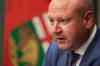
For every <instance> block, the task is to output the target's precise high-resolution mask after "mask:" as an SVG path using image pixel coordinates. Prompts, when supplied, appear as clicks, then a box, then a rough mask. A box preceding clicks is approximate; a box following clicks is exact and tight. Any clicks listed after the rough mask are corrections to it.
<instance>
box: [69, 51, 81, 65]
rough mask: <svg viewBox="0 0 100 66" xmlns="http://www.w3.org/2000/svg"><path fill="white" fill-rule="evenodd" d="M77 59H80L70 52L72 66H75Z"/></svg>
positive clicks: (77, 55) (76, 54)
mask: <svg viewBox="0 0 100 66" xmlns="http://www.w3.org/2000/svg"><path fill="white" fill-rule="evenodd" d="M79 58H80V55H79V54H78V53H75V52H72V60H71V64H72V66H74V65H75V64H76V62H77V61H78V59H79Z"/></svg>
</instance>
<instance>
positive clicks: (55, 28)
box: [54, 24, 62, 34]
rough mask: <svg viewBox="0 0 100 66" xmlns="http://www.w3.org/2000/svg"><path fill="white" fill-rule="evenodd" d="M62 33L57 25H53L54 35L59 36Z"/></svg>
mask: <svg viewBox="0 0 100 66" xmlns="http://www.w3.org/2000/svg"><path fill="white" fill-rule="evenodd" d="M61 32H62V29H61V26H60V25H59V24H55V26H54V33H56V34H59V33H61Z"/></svg>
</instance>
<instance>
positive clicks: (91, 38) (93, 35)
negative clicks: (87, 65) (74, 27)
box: [75, 25, 97, 66]
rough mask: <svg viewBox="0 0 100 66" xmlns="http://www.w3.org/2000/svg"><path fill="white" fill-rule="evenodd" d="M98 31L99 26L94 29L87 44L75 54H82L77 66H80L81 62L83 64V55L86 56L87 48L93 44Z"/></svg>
mask: <svg viewBox="0 0 100 66" xmlns="http://www.w3.org/2000/svg"><path fill="white" fill-rule="evenodd" d="M96 30H97V26H96V25H95V26H94V27H93V30H92V33H91V35H90V37H89V39H88V40H87V41H86V42H85V44H83V46H82V47H80V48H79V49H78V50H76V51H75V53H78V54H80V58H79V59H78V61H77V62H76V66H79V64H80V62H81V60H82V58H83V55H84V54H85V52H86V50H87V47H88V46H89V44H90V43H91V42H92V40H93V38H94V37H95V34H96Z"/></svg>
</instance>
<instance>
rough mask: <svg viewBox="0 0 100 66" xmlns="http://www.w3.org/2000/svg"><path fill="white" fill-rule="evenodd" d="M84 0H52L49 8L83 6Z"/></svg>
mask: <svg viewBox="0 0 100 66" xmlns="http://www.w3.org/2000/svg"><path fill="white" fill-rule="evenodd" d="M85 2H86V0H52V1H51V3H50V5H49V9H55V8H57V9H61V8H64V9H65V8H73V7H79V6H83V4H86V3H85Z"/></svg>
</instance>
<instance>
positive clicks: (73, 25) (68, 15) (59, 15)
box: [48, 7, 84, 49]
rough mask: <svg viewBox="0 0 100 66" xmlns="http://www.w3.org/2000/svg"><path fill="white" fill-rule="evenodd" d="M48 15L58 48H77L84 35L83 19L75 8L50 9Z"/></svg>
mask: <svg viewBox="0 0 100 66" xmlns="http://www.w3.org/2000/svg"><path fill="white" fill-rule="evenodd" d="M48 15H49V18H50V22H51V25H52V30H53V33H54V35H55V40H56V41H57V44H58V47H59V48H62V49H71V48H74V47H77V46H78V45H79V42H81V38H82V35H83V34H84V27H83V25H82V18H81V17H80V16H79V14H78V13H77V12H76V11H75V10H74V8H69V7H68V8H62V7H61V8H56V7H55V8H49V11H48Z"/></svg>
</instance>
